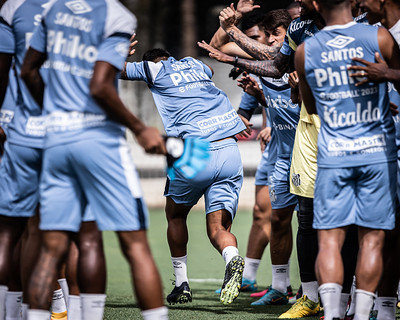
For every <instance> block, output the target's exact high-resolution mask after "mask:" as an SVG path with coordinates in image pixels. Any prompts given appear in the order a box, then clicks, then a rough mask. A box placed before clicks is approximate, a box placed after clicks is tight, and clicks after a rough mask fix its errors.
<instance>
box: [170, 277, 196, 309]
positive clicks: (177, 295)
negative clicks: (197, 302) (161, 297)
mask: <svg viewBox="0 0 400 320" xmlns="http://www.w3.org/2000/svg"><path fill="white" fill-rule="evenodd" d="M167 301H168V302H169V304H175V303H188V302H192V290H190V288H189V284H188V283H187V282H186V281H185V282H182V284H181V285H180V286H179V287H176V286H175V287H174V289H173V290H172V291H171V293H170V294H169V295H168V296H167Z"/></svg>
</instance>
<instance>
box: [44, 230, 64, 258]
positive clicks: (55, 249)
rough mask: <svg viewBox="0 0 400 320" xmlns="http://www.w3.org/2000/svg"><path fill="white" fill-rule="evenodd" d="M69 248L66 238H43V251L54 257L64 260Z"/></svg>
mask: <svg viewBox="0 0 400 320" xmlns="http://www.w3.org/2000/svg"><path fill="white" fill-rule="evenodd" d="M68 248H69V240H68V238H65V239H64V237H59V238H58V237H46V235H44V237H43V250H44V251H45V252H46V253H48V254H50V255H51V256H52V257H55V258H57V259H62V258H64V257H65V256H66V254H67V252H68Z"/></svg>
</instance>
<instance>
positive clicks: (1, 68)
mask: <svg viewBox="0 0 400 320" xmlns="http://www.w3.org/2000/svg"><path fill="white" fill-rule="evenodd" d="M11 61H12V54H8V53H0V74H1V78H0V108H1V106H2V104H3V101H4V97H5V96H6V92H7V86H8V73H9V71H10V68H11Z"/></svg>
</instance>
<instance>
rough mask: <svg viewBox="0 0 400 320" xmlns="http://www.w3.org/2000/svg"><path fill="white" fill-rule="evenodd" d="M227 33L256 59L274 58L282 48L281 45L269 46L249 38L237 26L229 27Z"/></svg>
mask: <svg viewBox="0 0 400 320" xmlns="http://www.w3.org/2000/svg"><path fill="white" fill-rule="evenodd" d="M226 33H227V34H228V35H229V37H230V38H231V39H232V40H233V41H234V42H235V43H236V44H237V45H238V46H239V47H240V48H241V49H242V50H243V51H245V52H246V53H247V54H249V55H250V56H252V57H253V58H254V59H256V60H273V59H274V58H275V57H276V55H277V54H278V52H279V50H280V47H275V46H274V47H271V46H267V45H265V44H262V43H260V42H258V41H257V40H254V39H251V38H249V37H248V36H246V35H245V34H244V33H243V32H242V31H241V30H240V29H239V28H238V27H236V26H232V27H230V28H229V29H227V30H226Z"/></svg>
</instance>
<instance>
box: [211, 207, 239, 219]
mask: <svg viewBox="0 0 400 320" xmlns="http://www.w3.org/2000/svg"><path fill="white" fill-rule="evenodd" d="M218 207H219V208H215V207H214V208H212V209H209V210H206V215H207V214H209V213H212V212H215V211H218V210H226V211H228V212H229V213H230V215H231V218H232V221H233V219H234V218H235V216H236V212H235V213H233V210H232V209H231V208H227V207H225V206H224V205H221V206H218Z"/></svg>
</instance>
